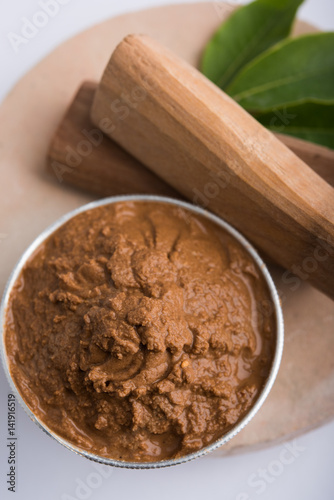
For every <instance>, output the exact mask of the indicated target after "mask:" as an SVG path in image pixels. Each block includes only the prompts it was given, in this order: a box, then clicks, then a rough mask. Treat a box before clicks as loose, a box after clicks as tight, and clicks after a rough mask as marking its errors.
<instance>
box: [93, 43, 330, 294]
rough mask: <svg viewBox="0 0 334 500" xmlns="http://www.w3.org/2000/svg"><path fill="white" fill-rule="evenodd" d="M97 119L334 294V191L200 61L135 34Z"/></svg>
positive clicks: (108, 81)
mask: <svg viewBox="0 0 334 500" xmlns="http://www.w3.org/2000/svg"><path fill="white" fill-rule="evenodd" d="M124 110H125V111H124ZM91 117H92V121H93V123H94V124H95V125H96V126H98V127H100V128H101V129H103V130H104V132H105V133H107V135H108V136H109V137H111V138H112V139H113V140H115V141H116V142H117V143H118V144H120V145H121V146H122V147H123V148H124V149H126V150H127V151H128V152H129V153H131V154H132V155H133V156H135V157H136V158H137V159H138V160H139V161H141V162H142V163H144V164H145V165H146V166H147V167H149V168H150V169H151V170H152V171H153V172H155V173H156V174H157V175H159V176H160V177H161V178H162V179H164V180H165V181H166V182H167V183H169V184H170V185H172V186H173V187H174V188H175V189H176V190H177V191H179V192H181V193H182V194H183V195H184V196H186V197H187V198H188V199H190V200H192V201H193V202H194V203H197V204H201V205H202V206H204V207H206V208H208V209H210V210H212V211H213V212H215V213H216V214H218V215H219V216H221V217H223V218H225V219H226V220H227V221H229V222H230V223H231V224H233V225H234V226H235V227H237V228H238V229H239V230H240V231H241V232H242V233H244V234H245V235H246V236H247V237H248V238H249V239H251V240H252V241H253V242H254V243H255V244H256V245H257V246H258V247H259V248H260V249H262V250H263V251H264V252H265V253H266V254H267V255H269V256H270V257H271V258H273V259H274V261H275V262H277V263H278V264H280V265H282V266H283V267H285V268H286V269H290V270H292V271H293V272H294V273H295V274H297V276H299V279H302V280H306V279H307V280H308V281H309V282H310V283H312V284H313V285H314V286H315V287H317V288H318V289H319V290H321V291H322V292H324V293H326V294H327V295H328V296H329V297H331V298H334V189H333V188H332V187H331V186H330V185H329V184H327V183H326V182H325V181H324V180H323V179H322V178H321V177H320V176H318V175H317V174H316V173H315V172H314V171H313V170H312V169H311V168H309V167H308V166H307V165H306V164H305V163H304V162H303V161H302V160H300V159H299V158H298V157H297V156H296V155H295V154H293V153H292V152H291V151H290V150H289V149H288V148H287V147H286V146H285V145H284V144H282V143H281V142H280V141H279V140H278V139H277V138H276V137H274V135H273V134H272V133H271V132H270V131H269V130H267V129H265V128H264V127H263V126H262V125H261V124H259V123H258V122H257V121H256V120H255V119H254V118H252V117H251V116H250V115H249V114H248V113H247V112H246V111H245V110H243V109H242V108H241V107H240V106H239V105H238V104H237V103H236V102H235V101H233V100H232V99H231V98H230V97H229V96H227V95H226V94H225V93H224V92H223V91H221V90H220V89H218V87H216V86H215V85H213V84H212V83H211V82H210V81H209V80H207V79H206V78H205V77H204V76H203V75H202V74H201V73H199V72H198V71H197V70H196V69H195V68H193V67H192V66H190V65H189V64H187V63H186V62H185V61H183V60H182V59H181V58H179V57H178V56H176V55H175V54H173V53H172V52H171V51H169V50H167V49H166V48H165V47H163V46H162V45H160V44H159V43H158V42H156V41H154V40H153V39H152V38H150V37H147V36H138V35H132V36H127V37H126V38H125V39H124V40H123V41H122V42H121V43H120V44H119V45H118V47H117V48H116V50H115V51H114V53H113V55H112V56H111V59H110V61H109V63H108V65H107V67H106V69H105V71H104V74H103V77H102V80H101V82H100V84H99V87H98V89H97V91H96V93H95V97H94V102H93V106H92V113H91Z"/></svg>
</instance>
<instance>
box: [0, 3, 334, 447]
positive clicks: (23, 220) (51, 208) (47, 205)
mask: <svg viewBox="0 0 334 500" xmlns="http://www.w3.org/2000/svg"><path fill="white" fill-rule="evenodd" d="M230 12H231V7H230V6H228V5H223V4H222V7H221V8H218V7H217V3H215V2H212V3H210V2H207V3H198V4H192V5H189V4H188V5H176V6H167V7H160V8H156V9H150V10H148V11H142V12H138V13H133V14H127V15H124V16H120V17H117V18H114V19H109V20H107V21H105V22H103V23H102V24H99V25H97V26H94V27H93V28H90V29H88V30H87V31H85V32H83V33H81V34H79V35H77V36H75V37H74V38H72V39H70V40H68V41H66V42H65V43H64V44H62V45H61V46H59V47H58V48H57V49H56V50H55V51H54V52H52V53H51V54H50V55H48V56H47V57H46V58H45V59H44V60H43V61H41V62H40V63H39V64H38V65H37V66H36V67H35V68H33V69H32V70H31V71H30V72H29V73H27V74H26V75H25V76H24V77H23V78H22V79H21V80H20V81H19V83H18V84H17V85H16V86H15V87H14V88H13V89H12V91H11V92H10V93H9V94H8V96H7V97H6V99H5V100H4V102H3V103H2V105H1V107H0V176H1V183H0V207H1V208H0V257H1V268H0V291H1V293H2V291H3V288H4V286H5V282H6V280H7V279H8V277H9V274H10V272H11V269H12V268H13V266H14V265H15V262H16V261H17V259H18V258H19V256H20V255H21V253H22V252H23V251H24V250H25V248H26V247H27V245H28V244H29V243H30V242H31V241H32V240H33V239H34V238H35V237H36V236H37V235H38V234H39V233H40V232H41V231H42V230H43V229H44V228H45V227H46V226H48V225H49V224H51V223H52V222H53V221H54V220H55V219H57V218H58V217H59V216H61V215H62V214H64V213H66V212H68V211H70V210H72V209H74V208H75V207H78V206H79V205H81V204H83V203H86V202H88V201H91V200H92V199H93V197H91V196H89V195H87V194H84V193H80V192H78V191H75V190H71V189H69V188H67V187H65V186H64V185H63V184H61V183H60V182H58V181H57V180H55V179H51V178H49V177H48V176H47V174H46V173H45V168H44V163H45V156H46V151H47V147H48V144H49V141H50V139H51V136H52V134H53V133H54V131H55V128H56V126H57V124H58V122H59V121H60V118H61V116H62V115H63V113H64V111H65V108H66V106H67V104H68V103H69V102H70V100H71V99H72V97H73V95H74V93H75V91H76V89H77V88H78V87H79V85H80V84H81V82H82V81H83V80H89V79H91V80H98V79H99V77H100V76H101V74H102V71H103V69H104V66H105V65H106V63H107V61H108V58H109V56H110V54H111V52H112V50H113V49H114V47H115V46H116V44H117V43H118V42H119V41H120V40H121V39H122V38H123V37H124V36H125V35H127V34H129V33H146V34H149V35H150V36H152V37H155V38H156V39H158V40H159V41H160V42H161V43H163V44H165V45H166V46H168V47H169V48H171V49H172V50H174V51H175V52H176V53H178V54H179V55H180V56H182V57H184V58H185V59H187V60H188V61H189V62H191V63H192V64H195V65H196V64H197V63H198V60H199V57H200V54H201V51H202V48H203V46H204V44H205V42H206V41H207V40H208V39H209V37H210V35H211V34H212V32H213V31H214V29H215V28H216V27H217V26H218V25H219V24H220V23H221V22H222V19H223V16H224V15H227V14H228V13H230ZM310 29H311V28H310V27H308V26H306V25H305V24H301V23H298V26H297V31H299V32H306V31H308V30H310ZM282 244H284V242H282ZM272 270H273V274H274V277H275V280H276V283H277V286H278V288H279V289H280V290H281V291H282V293H283V296H284V301H283V309H284V315H285V325H286V343H285V347H284V354H283V361H282V365H281V369H280V372H279V376H278V379H277V381H276V383H275V386H274V388H273V390H272V392H271V394H270V395H269V397H268V399H267V401H266V402H265V404H264V406H263V407H262V409H261V410H260V412H259V413H258V414H257V415H256V417H255V418H254V420H253V421H252V422H251V423H250V424H249V425H248V426H247V427H246V428H245V429H244V430H243V431H242V432H241V433H240V434H239V435H238V436H237V437H236V438H234V439H233V440H232V441H231V442H230V443H229V444H228V445H226V446H224V447H222V448H221V449H220V450H217V451H216V452H215V455H216V456H217V457H218V456H221V455H222V454H224V453H232V452H240V451H248V450H249V449H251V448H256V447H262V446H266V445H270V444H272V443H274V442H278V441H282V440H284V439H286V438H288V437H291V436H294V435H297V434H300V433H302V432H305V431H307V430H309V429H311V428H314V427H317V426H320V425H321V424H323V423H324V422H327V421H328V420H330V419H332V418H333V416H334V356H333V352H334V302H332V301H330V300H329V299H328V298H326V297H325V296H323V295H322V294H321V293H320V292H318V291H316V290H315V289H312V288H311V287H309V286H308V285H307V284H305V283H302V284H301V285H300V286H299V287H298V289H297V290H295V291H293V290H292V289H291V285H287V284H285V285H284V283H283V281H282V275H283V270H280V269H277V268H272ZM27 418H28V417H27Z"/></svg>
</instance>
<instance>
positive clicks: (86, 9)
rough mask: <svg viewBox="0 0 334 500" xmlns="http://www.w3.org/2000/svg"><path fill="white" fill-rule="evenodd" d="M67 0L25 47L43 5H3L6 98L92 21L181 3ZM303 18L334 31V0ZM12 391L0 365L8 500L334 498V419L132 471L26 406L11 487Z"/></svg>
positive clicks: (0, 442)
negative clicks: (26, 30)
mask: <svg viewBox="0 0 334 500" xmlns="http://www.w3.org/2000/svg"><path fill="white" fill-rule="evenodd" d="M42 1H43V0H42ZM45 1H46V0H45ZM61 1H62V3H63V4H64V5H63V6H62V7H61V8H60V9H59V12H58V13H57V15H56V16H54V18H53V19H50V20H49V22H48V23H47V25H46V26H45V27H44V28H42V29H40V31H39V33H37V34H36V36H34V37H33V38H31V40H30V41H29V43H27V44H24V45H23V44H22V45H20V46H19V47H18V50H17V52H15V51H14V49H13V47H12V45H11V43H10V41H9V39H8V34H9V33H10V32H13V33H17V34H18V33H20V29H21V26H22V18H28V19H31V18H32V17H33V16H34V14H35V13H36V12H37V11H38V10H39V9H40V7H39V0H13V1H11V2H9V1H7V2H2V3H1V6H0V40H1V44H0V57H1V68H2V71H1V80H0V100H2V99H3V98H4V97H5V95H6V94H7V92H8V91H9V90H10V89H11V87H12V86H13V85H14V84H15V82H16V81H17V80H19V79H20V77H21V76H22V75H24V73H25V72H26V71H28V70H29V69H30V68H31V67H32V66H34V65H35V64H36V63H37V62H38V61H39V60H40V59H42V58H43V57H44V56H45V55H46V54H47V53H49V52H50V51H52V50H53V49H54V48H55V47H56V46H57V45H58V44H60V43H61V42H62V41H64V40H66V39H67V38H69V37H71V36H72V35H74V34H75V33H78V32H80V31H82V30H83V29H85V28H86V27H88V26H91V25H93V24H95V23H97V22H99V21H101V20H103V19H105V18H107V17H110V16H114V15H116V14H120V13H124V12H128V11H131V10H138V9H141V8H145V7H150V6H157V5H163V4H165V3H166V2H167V1H169V3H180V2H178V1H177V0H162V1H161V0H122V1H117V2H116V1H115V0H94V1H89V0H81V1H79V0H61ZM241 1H242V3H247V1H245V0H241ZM66 2H67V4H66ZM183 3H186V2H185V0H184V1H183ZM187 3H188V2H187ZM189 3H190V2H189ZM231 3H232V2H231ZM65 4H66V5H65ZM299 17H300V18H301V19H303V20H306V21H309V22H312V23H313V24H315V25H317V26H319V27H320V28H322V29H324V30H333V29H334V0H306V2H305V5H303V7H302V8H301V9H300V12H299ZM1 181H2V182H3V181H4V180H3V179H2V180H1ZM0 256H1V247H0ZM8 392H10V390H9V386H8V384H7V381H6V380H5V376H4V373H3V371H2V370H1V371H0V408H1V411H0V498H1V499H3V500H7V499H10V498H15V499H17V500H30V499H33V500H42V499H43V500H44V499H47V500H56V499H57V500H58V499H59V500H86V499H91V500H98V499H104V498H108V499H123V498H132V497H135V498H137V499H139V500H141V499H143V500H144V499H145V500H151V499H152V500H153V499H154V500H157V499H159V500H160V499H161V500H163V499H175V500H179V499H180V500H181V499H182V500H183V499H187V500H188V499H189V500H190V499H193V500H197V499H198V500H199V499H201V500H202V499H203V498H206V499H210V500H211V499H212V500H225V499H228V500H254V499H261V498H262V499H266V500H267V499H270V500H281V499H282V498H288V499H289V500H290V499H294V500H315V499H321V500H334V474H333V472H334V422H331V423H329V424H327V425H326V426H324V427H322V428H321V429H317V430H315V431H312V432H310V433H308V434H306V435H303V436H300V437H299V438H297V439H296V440H295V441H294V442H290V443H289V444H288V445H287V444H282V445H280V446H275V447H271V448H269V449H266V450H263V451H258V452H252V453H247V454H244V455H236V456H231V457H226V458H220V457H217V456H215V455H211V456H208V457H205V458H203V459H200V460H197V461H195V462H191V463H188V464H185V465H182V466H178V467H173V468H169V469H161V470H153V471H132V470H121V469H112V468H107V467H104V466H100V465H97V464H93V463H91V462H89V461H88V460H86V459H84V458H82V457H79V456H76V455H74V454H73V453H71V452H70V451H68V450H66V449H65V448H63V447H62V446H60V445H59V444H58V443H56V442H55V441H53V440H51V439H50V438H49V437H48V436H46V435H45V434H44V433H43V432H41V430H40V429H38V428H37V426H36V425H35V424H33V423H32V422H31V421H30V419H29V418H28V417H27V415H26V414H25V413H24V412H23V410H22V409H21V408H17V410H16V419H17V436H18V440H17V449H16V451H17V483H16V492H15V493H12V492H9V491H8V490H7V485H6V481H7V478H6V474H7V472H8V464H7V457H8V448H7V446H6V445H7V394H8ZM255 418H256V417H255ZM286 446H288V447H289V446H290V451H288V452H283V450H284V448H285V447H286ZM291 450H292V452H291ZM287 457H288V459H287Z"/></svg>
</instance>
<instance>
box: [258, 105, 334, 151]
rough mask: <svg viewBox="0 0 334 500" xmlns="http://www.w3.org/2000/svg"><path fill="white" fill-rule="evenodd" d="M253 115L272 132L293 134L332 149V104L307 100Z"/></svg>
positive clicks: (333, 112) (333, 106)
mask: <svg viewBox="0 0 334 500" xmlns="http://www.w3.org/2000/svg"><path fill="white" fill-rule="evenodd" d="M254 116H255V118H256V119H257V120H258V121H259V122H260V123H262V125H265V126H266V127H267V128H269V129H270V130H272V131H273V132H280V133H282V134H288V135H293V136H294V137H300V138H301V139H305V140H306V141H310V142H315V143H317V144H321V145H322V146H327V147H329V148H332V149H334V104H320V103H316V102H308V103H303V104H300V105H297V106H291V107H283V108H277V109H275V110H273V111H269V112H267V113H261V114H255V115H254Z"/></svg>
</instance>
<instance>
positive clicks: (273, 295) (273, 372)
mask: <svg viewBox="0 0 334 500" xmlns="http://www.w3.org/2000/svg"><path fill="white" fill-rule="evenodd" d="M137 200H138V201H154V202H159V203H165V204H170V205H174V206H178V207H182V208H184V209H186V210H189V211H191V212H193V213H195V214H199V215H201V216H203V217H205V218H206V219H208V220H210V221H212V222H214V223H216V224H217V225H218V226H220V227H222V228H223V229H225V231H227V232H228V233H229V234H231V235H232V236H233V237H234V238H235V239H236V240H237V241H238V242H239V243H240V244H241V245H242V246H243V248H244V249H245V250H246V251H247V252H248V254H249V255H251V257H252V258H253V260H254V261H255V262H256V263H257V265H258V269H259V271H260V272H261V273H262V276H263V277H264V279H265V281H266V283H267V286H268V289H269V292H270V299H271V301H272V304H273V307H274V311H273V312H274V314H275V317H276V332H275V333H276V345H275V351H274V356H273V361H272V366H271V369H270V373H269V375H268V378H267V381H266V383H265V385H264V386H263V388H262V391H261V393H260V394H259V396H258V397H257V400H256V402H255V404H254V405H253V406H252V407H251V408H250V410H249V411H248V412H247V413H246V415H245V416H244V417H243V418H242V419H241V420H240V421H239V422H238V423H237V424H236V425H235V426H234V427H233V428H232V429H231V430H230V431H229V432H227V433H226V434H224V435H223V436H222V437H221V438H220V439H218V440H217V441H215V442H214V443H212V444H210V445H209V446H206V447H205V448H202V449H200V450H199V451H196V452H195V453H190V454H188V455H185V456H182V457H179V458H175V459H169V460H161V461H158V462H143V463H140V462H123V461H120V460H113V459H110V458H105V457H101V456H99V455H94V454H93V453H89V452H87V451H85V450H82V449H81V448H79V447H77V446H74V445H73V444H71V443H69V442H68V441H66V440H65V439H63V438H61V437H60V436H58V435H57V434H56V433H54V432H53V431H52V430H51V429H49V428H48V426H47V425H46V424H45V423H44V422H41V421H40V420H39V419H38V418H37V417H36V416H35V415H34V413H33V412H32V411H31V410H30V408H29V407H28V405H27V404H26V403H25V401H24V400H23V398H22V396H21V395H20V393H19V391H18V389H17V387H16V385H15V383H14V381H13V379H12V377H11V374H10V370H9V363H8V357H7V352H6V347H5V340H4V336H5V320H6V310H7V305H8V300H9V297H10V294H11V291H12V288H13V286H14V284H15V282H16V280H17V278H18V277H19V275H20V273H21V270H22V269H23V267H24V265H25V264H26V262H27V260H28V259H29V258H30V257H31V255H32V254H33V253H34V251H35V250H36V249H37V248H38V247H39V246H40V245H41V243H43V241H45V240H46V239H47V238H48V237H49V236H50V235H51V234H52V233H53V232H54V231H56V230H57V229H58V228H59V227H60V226H62V225H63V224H64V223H65V222H67V221H68V220H69V219H71V218H72V217H75V216H76V215H78V214H80V213H82V212H85V211H86V210H91V209H92V208H95V207H100V206H102V205H108V204H113V203H117V202H120V201H137ZM0 318H1V326H0V329H1V344H0V352H1V359H2V363H3V367H4V370H5V373H6V377H7V379H8V382H9V385H10V387H11V389H12V391H13V393H14V394H15V397H16V399H17V400H18V402H19V403H20V404H21V406H22V408H23V409H24V410H25V412H26V413H27V414H28V415H29V417H30V418H31V420H32V421H33V422H35V424H37V425H38V427H40V428H41V429H42V430H43V431H44V432H46V434H48V435H49V436H50V437H52V438H54V439H55V440H56V441H58V442H59V443H60V444H62V445H63V446H65V447H66V448H68V449H69V450H71V451H74V452H75V453H77V454H79V455H82V456H84V457H86V458H88V459H90V460H94V461H95V462H99V463H101V464H105V465H112V466H114V467H122V468H127V469H156V468H160V467H169V466H171V465H177V464H182V463H185V462H188V461H189V460H194V459H195V458H199V457H202V456H203V455H206V454H207V453H209V452H211V451H213V450H215V449H217V448H219V447H220V446H222V445H223V444H225V443H227V442H228V441H229V440H230V439H232V438H233V437H234V436H236V435H237V434H238V432H240V431H241V430H242V429H243V428H244V427H245V426H246V425H247V424H248V423H249V422H250V421H251V420H252V418H253V417H254V415H255V414H256V413H257V412H258V410H259V409H260V408H261V406H262V404H263V402H264V401H265V399H266V397H267V396H268V394H269V392H270V390H271V388H272V386H273V383H274V381H275V378H276V376H277V372H278V369H279V365H280V362H281V357H282V351H283V341H284V324H283V315H282V309H281V305H280V301H279V296H278V293H277V290H276V287H275V285H274V282H273V280H272V278H271V276H270V274H269V271H268V269H267V267H266V265H265V264H264V262H263V260H262V259H261V257H260V256H259V254H258V253H257V251H256V250H255V249H254V247H253V246H252V245H251V244H250V243H249V242H248V241H247V240H246V239H245V238H244V237H243V236H242V235H241V234H240V233H239V232H238V231H237V230H236V229H234V228H233V227H232V226H230V224H228V223H227V222H225V221H224V220H222V219H220V218H219V217H216V216H215V215H213V214H212V213H210V212H208V211H206V210H204V209H202V208H200V207H198V206H195V205H191V204H190V203H186V202H183V201H179V200H174V199H172V198H166V197H163V196H149V195H131V196H113V197H110V198H104V199H102V200H98V201H94V202H92V203H88V204H87V205H84V206H82V207H79V208H77V209H75V210H72V211H71V212H69V213H68V214H66V215H64V216H63V217H61V218H60V219H58V220H57V221H56V222H54V223H53V224H52V225H51V226H49V227H48V228H47V229H45V230H44V231H43V232H42V233H41V234H40V235H39V236H38V237H37V238H36V239H35V240H34V241H33V242H32V243H31V245H30V246H29V247H28V248H27V250H26V251H25V252H24V254H23V255H22V257H21V258H20V259H19V261H18V262H17V264H16V266H15V267H14V269H13V271H12V273H11V275H10V277H9V280H8V282H7V285H6V287H5V291H4V294H3V297H2V301H1V307H0Z"/></svg>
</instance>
